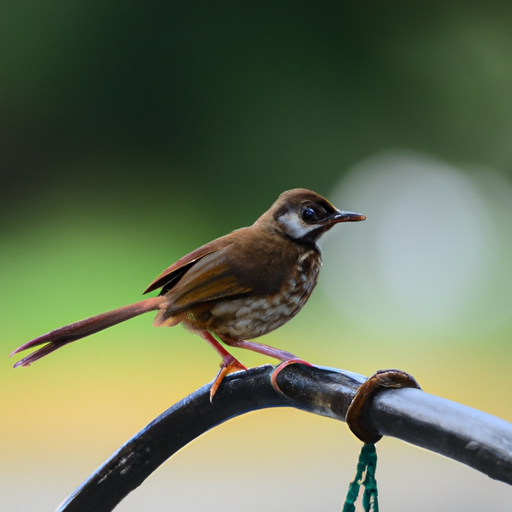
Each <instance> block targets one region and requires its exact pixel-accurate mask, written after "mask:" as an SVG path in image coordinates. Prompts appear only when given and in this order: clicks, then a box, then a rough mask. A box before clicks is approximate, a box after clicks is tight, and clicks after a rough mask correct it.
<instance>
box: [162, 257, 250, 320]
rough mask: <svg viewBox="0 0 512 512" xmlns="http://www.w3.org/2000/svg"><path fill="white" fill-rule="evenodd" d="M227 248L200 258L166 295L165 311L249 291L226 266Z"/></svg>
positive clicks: (247, 285) (230, 264)
mask: <svg viewBox="0 0 512 512" xmlns="http://www.w3.org/2000/svg"><path fill="white" fill-rule="evenodd" d="M228 252H229V251H228V248H224V249H220V250H219V251H215V252H214V253H210V254H208V255H206V256H204V257H203V258H202V259H201V260H200V261H198V262H196V264H194V265H193V266H192V267H191V268H190V269H189V270H188V271H187V272H186V273H185V274H184V275H183V276H182V278H181V279H180V281H179V282H178V283H176V285H175V286H174V287H173V288H172V289H171V290H169V291H168V292H167V293H166V298H167V299H168V301H169V306H170V307H169V309H170V310H172V311H175V312H178V311H180V310H184V309H189V308H191V307H193V306H195V305H197V304H202V303H205V302H209V301H213V300H218V299H221V298H223V297H234V296H239V295H243V294H246V293H248V292H250V291H252V290H253V288H252V287H251V286H250V285H249V284H248V283H244V282H241V281H240V278H239V276H237V274H236V273H235V272H234V268H233V264H232V263H230V260H229V255H228V254H226V253H228Z"/></svg>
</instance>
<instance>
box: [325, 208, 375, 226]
mask: <svg viewBox="0 0 512 512" xmlns="http://www.w3.org/2000/svg"><path fill="white" fill-rule="evenodd" d="M365 219H366V215H363V214H362V213H356V212H345V211H343V210H337V211H336V213H335V214H334V215H333V216H332V217H331V222H332V223H333V224H337V223H338V222H358V221H360V220H365Z"/></svg>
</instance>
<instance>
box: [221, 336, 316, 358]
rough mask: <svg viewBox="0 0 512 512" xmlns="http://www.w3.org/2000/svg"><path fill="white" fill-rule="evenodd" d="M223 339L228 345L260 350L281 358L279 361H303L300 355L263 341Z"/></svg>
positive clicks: (259, 352) (259, 351) (254, 350)
mask: <svg viewBox="0 0 512 512" xmlns="http://www.w3.org/2000/svg"><path fill="white" fill-rule="evenodd" d="M222 341H223V342H224V343H226V345H229V346H230V347H237V348H244V349H246V350H252V351H253V352H258V354H263V355H265V356H270V357H273V358H274V359H279V361H297V362H301V361H302V360H301V359H300V358H299V357H297V356H295V355H293V354H292V353H291V352H286V351H285V350H280V349H278V348H274V347H269V346H268V345H264V344H263V343H255V342H254V341H245V340H234V339H230V338H222ZM304 363H306V361H304ZM306 364H308V363H306Z"/></svg>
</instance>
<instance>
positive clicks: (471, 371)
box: [0, 0, 512, 512]
mask: <svg viewBox="0 0 512 512" xmlns="http://www.w3.org/2000/svg"><path fill="white" fill-rule="evenodd" d="M511 26H512V8H511V7H510V5H509V4H508V3H507V2H499V1H490V2H489V1H488V2H476V3H472V4H468V3H466V2H460V1H454V2H428V3H411V2H401V1H396V2H385V3H383V2H375V1H369V2H328V1H326V2H301V1H298V2H297V1H294V2H286V1H285V2H265V1H263V2H262V1H259V2H223V1H220V2H204V1H192V2H175V1H167V2H152V3H147V2H138V1H130V0H125V1H123V2H116V1H113V0H103V1H102V2H93V1H89V2H84V1H78V2H69V1H66V2H64V1H57V0H46V1H45V2H36V1H33V0H27V1H25V2H11V1H5V2H1V3H0V198H1V200H0V210H1V217H0V218H1V219H2V221H1V222H0V247H1V251H0V283H1V294H2V298H1V308H0V321H1V325H2V334H1V336H0V347H1V349H2V350H1V352H2V353H3V354H4V355H5V356H7V354H8V353H9V352H11V350H13V349H14V348H15V347H16V346H18V345H20V344H21V343H23V342H25V341H27V340H28V339H31V338H33V337H35V336H37V335H39V334H41V333H43V332H46V331H48V330H51V329H53V328H56V327H59V326H61V325H64V324H66V323H70V322H72V321H75V320H78V319H81V318H84V317H86V316H90V315H93V314H96V313H100V312H102V311H105V310H108V309H112V308H115V307H118V306H121V305H124V304H127V303H129V302H134V301H135V300H138V299H139V297H140V293H141V292H142V290H143V289H144V288H145V286H146V285H147V284H148V283H149V282H150V281H151V280H152V279H153V278H154V277H155V276H156V275H158V274H159V273H160V271H161V270H162V269H163V268H165V267H167V266H168V265H169V264H171V263H172V262H173V261H175V260H176V259H177V258H179V257H180V256H182V255H183V254H186V253H187V252H189V251H190V250H192V249H194V248H196V247H197V246H199V245H201V244H203V243H206V242H208V241H209V240H211V239H213V238H215V237H217V236H221V235H223V234H225V233H226V232H228V231H230V230H232V229H235V228H238V227H241V226H244V225H247V224H250V223H252V222H253V221H254V220H255V219H256V218H257V217H258V216H259V215H260V214H261V213H262V212H263V211H264V210H266V209H267V208H268V207H269V206H270V204H271V203H272V202H273V201H274V200H275V198H276V197H277V196H278V194H279V193H280V192H282V191H283V190H286V189H290V188H294V187H307V188H311V189H313V190H315V191H317V192H320V193H322V194H324V195H326V196H327V197H329V198H330V199H332V201H333V202H335V204H337V205H338V206H339V207H341V208H343V209H352V210H356V211H361V212H363V213H365V214H366V215H367V217H368V219H367V221H366V222H365V223H358V224H351V225H342V226H338V228H336V229H335V230H334V231H333V232H332V233H331V234H330V236H329V237H326V240H325V243H324V244H323V245H324V256H325V265H324V270H323V272H322V275H321V279H320V284H319V286H318V289H317V291H316V292H315V294H314V295H313V297H312V299H311V301H310V303H309V304H308V305H307V307H306V308H305V309H304V311H303V312H302V313H301V314H300V315H299V316H298V317H297V318H296V319H294V320H293V321H292V322H290V323H289V324H287V325H286V326H284V327H283V328H281V329H280V330H278V331H277V332H275V333H272V334H271V335H268V336H267V337H266V339H265V342H266V343H268V344H271V345H276V346H279V347H281V348H283V349H286V350H290V351H292V352H294V353H297V354H298V355H300V356H301V357H303V358H305V359H307V360H309V361H311V362H313V363H317V364H321V365H328V366H335V367H341V368H345V369H349V370H352V371H355V372H358V373H362V374H366V375H368V374H370V373H372V372H373V371H375V370H377V369H379V368H387V367H397V368H402V369H404V370H407V371H409V372H410V373H412V374H413V375H415V376H416V378H417V379H418V380H419V381H420V383H421V384H422V386H423V388H424V389H425V390H426V391H428V392H432V393H435V394H438V395H441V396H443V397H446V398H449V399H452V400H455V401H458V402H462V403H464V404H467V405H470V406H472V407H475V408H478V409H481V410H483V411H486V412H488V413H491V414H495V415H497V416H500V417H502V418H504V419H506V420H508V421H512V412H511V409H510V401H511V398H512V376H511V371H510V368H511V364H512V344H511V336H512V292H511V290H512V270H511V268H512V264H511V262H512V234H511V227H512V193H511V190H512V184H511V177H512V143H511V141H512V31H511V30H510V27H511ZM238 355H239V356H240V358H241V359H242V361H244V362H245V363H246V364H248V365H258V364H263V363H265V362H269V361H268V360H266V359H265V358H263V357H260V356H257V355H254V354H245V353H243V354H238ZM13 362H14V361H13V360H8V359H7V358H4V359H3V362H2V366H1V370H0V380H1V396H0V410H1V413H0V418H1V422H0V496H1V497H0V500H1V504H2V510H9V511H20V512H21V511H32V510H39V511H50V510H53V509H55V507H57V505H58V504H59V503H60V502H61V501H62V500H63V499H64V498H65V497H66V496H67V495H68V494H69V493H70V492H71V491H72V490H73V489H74V488H75V487H76V486H77V485H78V484H79V483H80V482H81V481H83V480H84V479H85V478H86V477H87V476H88V474H89V473H90V472H92V471H93V470H94V469H95V468H96V467H97V466H98V465H99V464H100V463H101V462H102V461H103V460H104V459H106V458H107V457H108V456H109V455H110V454H111V453H112V452H113V451H115V450H116V448H118V447H119V446H120V445H121V444H122V443H123V442H125V441H126V440H127V439H128V438H129V437H130V436H132V435H133V434H134V433H135V432H137V431H138V430H139V429H140V428H142V427H144V426H145V425H146V424H147V423H148V422H149V421H150V420H151V419H153V418H154V417H155V416H157V415H158V414H159V413H161V412H162V411H163V410H165V409H166V408H167V407H169V406H170V405H172V404H173V403H175V402H176V401H178V400H179V399H181V398H183V397H184V396H186V395H187V394H189V393H190V392H192V391H193V390H195V389H197V388H198V387H200V386H201V385H203V384H204V383H206V382H207V381H209V380H210V379H211V378H212V377H213V376H214V374H215V372H216V369H217V365H218V358H217V356H216V354H215V353H214V352H213V351H212V350H211V349H209V348H208V347H207V346H206V344H205V343H204V342H202V341H201V340H200V339H199V338H197V337H194V336H192V335H190V334H187V333H186V332H185V331H184V330H183V329H181V327H177V328H174V329H153V328H152V318H151V317H150V315H148V316H144V317H140V318H137V319H134V320H132V321H130V322H129V323H126V324H123V325H120V326H117V327H115V328H112V329H110V330H108V331H105V332H103V333H100V334H97V335H95V336H93V337H91V338H90V339H87V340H86V341H82V342H80V343H77V344H76V345H71V346H69V347H67V348H65V349H63V350H62V351H58V352H57V353H55V354H54V355H52V356H51V357H49V358H48V359H45V360H43V361H41V362H39V363H38V364H36V365H34V366H32V367H30V368H29V369H18V370H16V371H15V370H12V368H11V367H12V363H13ZM359 446H360V444H359V443H358V442H357V441H356V440H355V439H354V438H353V437H352V436H351V435H350V433H349V432H348V430H347V429H346V428H345V425H344V424H339V423H337V422H334V421H332V420H328V419H325V418H319V417H314V416H311V415H307V414H305V413H301V412H298V411H294V410H279V411H260V412H257V413H252V414H249V415H247V416H245V417H242V418H238V419H235V420H232V421H230V422H228V423H227V424H225V425H222V426H220V427H218V428H217V429H215V430H214V431H212V432H209V433H207V434H206V435H204V436H202V437H201V438H200V439H198V440H197V441H196V442H194V443H192V444H191V445H190V446H189V447H187V448H186V449H184V450H182V451H181V452H180V453H179V454H177V455H176V456H175V457H174V458H173V459H171V460H170V461H169V462H168V463H166V464H165V465H164V466H163V467H162V468H160V470H159V471H157V472H156V473H155V474H154V476H152V477H151V478H150V479H149V480H148V481H147V482H146V483H145V484H144V485H143V486H142V487H141V488H140V489H138V490H137V491H136V492H134V493H132V495H131V496H130V497H129V498H128V499H126V500H125V501H124V502H123V503H122V504H121V505H120V506H119V508H118V510H120V511H123V512H128V511H135V510H149V509H151V510H155V511H159V510H162V511H163V510H170V509H172V510H183V511H194V510H204V509H205V508H208V509H209V510H217V509H218V510H225V511H227V510H238V509H239V508H240V507H242V508H243V509H244V510H251V511H252V510H254V511H256V510H261V509H262V508H263V507H264V508H265V509H268V510H294V511H302V510H304V511H306V510H312V509H317V510H318V509H320V508H321V509H322V510H339V509H340V505H341V502H342V500H343V497H344V495H345V492H346V488H347V486H348V482H349V480H350V479H351V477H352V475H353V472H354V470H355V464H356V459H357V454H358V451H359ZM378 451H379V464H378V473H377V476H378V480H379V487H380V489H379V490H380V499H381V507H382V509H385V510H394V511H395V512H399V511H408V510H416V511H422V510H425V511H426V510H433V509H434V510H436V509H437V510H453V511H456V510H465V511H467V512H469V511H480V510H484V509H485V510H492V509H499V510H510V504H511V503H512V490H511V489H510V487H508V486H507V485H505V484H502V483H499V482H494V481H492V480H490V479H489V478H487V477H486V476H484V475H481V474H479V473H477V472H475V471H473V470H471V469H469V468H466V467H464V466H462V465H460V464H457V463H455V462H453V461H450V460H447V459H444V458H442V457H440V456H438V455H435V454H431V453H428V452H426V451H423V450H420V449H418V448H415V447H412V446H408V445H405V444H403V443H400V442H398V441H396V440H393V439H384V440H382V441H381V443H379V447H378Z"/></svg>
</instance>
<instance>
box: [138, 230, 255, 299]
mask: <svg viewBox="0 0 512 512" xmlns="http://www.w3.org/2000/svg"><path fill="white" fill-rule="evenodd" d="M242 229H246V228H242ZM237 231H238V232H240V231H242V230H241V229H239V230H237ZM234 234H235V231H233V232H232V233H229V234H228V235H226V236H223V237H221V238H217V239H216V240H213V241H212V242H209V243H207V244H205V245H203V246H201V247H199V248H198V249H196V250H195V251H192V252H190V253H188V254H187V255H185V256H183V257H182V258H180V259H179V260H178V261H177V262H176V263H173V264H172V265H171V266H170V267H169V268H166V269H165V270H164V271H163V272H162V273H161V274H160V275H159V276H158V277H157V278H156V279H155V280H154V281H152V282H151V283H150V284H149V286H148V287H147V288H146V289H145V290H144V293H149V292H152V291H153V290H157V289H158V288H162V291H161V292H160V295H164V294H166V293H167V292H169V290H171V289H173V288H174V287H175V286H176V285H177V284H178V282H180V281H181V280H182V279H183V276H184V275H185V274H187V273H188V272H189V271H190V269H191V268H193V267H194V266H195V265H197V263H198V262H199V261H201V260H202V259H203V258H204V257H205V256H208V255H209V254H213V253H216V252H217V251H219V250H222V249H225V248H226V247H229V246H230V245H231V244H232V243H233V235H234Z"/></svg>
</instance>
